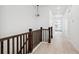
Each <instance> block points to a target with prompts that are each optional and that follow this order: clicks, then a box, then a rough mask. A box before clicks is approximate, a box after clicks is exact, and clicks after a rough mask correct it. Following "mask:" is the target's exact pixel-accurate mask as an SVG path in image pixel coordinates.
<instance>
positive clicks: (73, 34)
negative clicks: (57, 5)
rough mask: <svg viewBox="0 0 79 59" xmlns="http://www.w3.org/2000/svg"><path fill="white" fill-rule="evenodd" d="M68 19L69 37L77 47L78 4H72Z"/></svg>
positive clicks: (78, 28)
mask: <svg viewBox="0 0 79 59" xmlns="http://www.w3.org/2000/svg"><path fill="white" fill-rule="evenodd" d="M71 13H72V14H71V16H70V18H71V19H69V37H70V41H71V42H72V43H73V45H74V46H75V47H76V48H79V6H76V5H75V6H72V9H71Z"/></svg>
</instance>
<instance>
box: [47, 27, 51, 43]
mask: <svg viewBox="0 0 79 59" xmlns="http://www.w3.org/2000/svg"><path fill="white" fill-rule="evenodd" d="M48 29H49V30H48V31H49V39H48V43H51V35H50V27H49V28H48Z"/></svg>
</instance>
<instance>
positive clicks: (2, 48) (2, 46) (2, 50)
mask: <svg viewBox="0 0 79 59" xmlns="http://www.w3.org/2000/svg"><path fill="white" fill-rule="evenodd" d="M3 52H4V44H3V41H1V54H3Z"/></svg>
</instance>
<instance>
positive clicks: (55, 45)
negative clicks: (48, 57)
mask: <svg viewBox="0 0 79 59" xmlns="http://www.w3.org/2000/svg"><path fill="white" fill-rule="evenodd" d="M55 36H56V35H55ZM63 37H64V36H63ZM63 37H62V36H61V34H60V35H57V36H56V38H54V39H52V43H47V42H41V43H40V44H39V46H38V47H37V48H36V49H35V51H33V54H78V53H79V51H78V50H77V49H76V48H75V47H74V46H73V45H72V44H71V42H69V41H68V40H67V39H66V38H65V37H64V38H65V39H64V38H63ZM58 40H59V41H58Z"/></svg>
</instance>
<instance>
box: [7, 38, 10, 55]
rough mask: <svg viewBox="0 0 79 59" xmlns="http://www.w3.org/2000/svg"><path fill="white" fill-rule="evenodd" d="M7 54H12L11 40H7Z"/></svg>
mask: <svg viewBox="0 0 79 59" xmlns="http://www.w3.org/2000/svg"><path fill="white" fill-rule="evenodd" d="M7 54H10V40H9V39H8V40H7Z"/></svg>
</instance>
